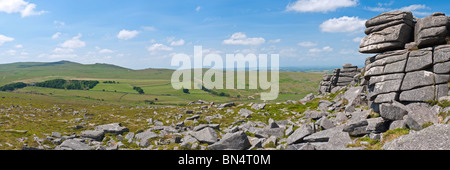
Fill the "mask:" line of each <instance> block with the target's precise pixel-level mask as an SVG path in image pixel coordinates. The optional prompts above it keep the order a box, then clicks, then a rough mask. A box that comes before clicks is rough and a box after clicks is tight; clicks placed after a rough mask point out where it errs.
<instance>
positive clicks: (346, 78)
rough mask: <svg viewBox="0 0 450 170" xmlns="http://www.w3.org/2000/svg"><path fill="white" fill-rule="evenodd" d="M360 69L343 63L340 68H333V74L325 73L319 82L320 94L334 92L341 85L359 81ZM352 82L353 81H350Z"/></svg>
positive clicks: (341, 86) (340, 87)
mask: <svg viewBox="0 0 450 170" xmlns="http://www.w3.org/2000/svg"><path fill="white" fill-rule="evenodd" d="M360 77H361V69H360V68H358V66H354V65H352V64H349V63H347V64H344V66H343V67H342V69H335V70H334V72H333V75H325V76H324V77H323V81H322V82H320V86H319V92H320V93H321V94H327V93H336V92H337V91H339V90H340V89H342V88H343V87H345V86H347V85H349V84H352V85H355V84H356V83H357V82H359V78H360ZM352 82H353V83H352Z"/></svg>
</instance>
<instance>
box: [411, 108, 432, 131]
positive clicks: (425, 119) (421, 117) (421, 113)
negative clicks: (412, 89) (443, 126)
mask: <svg viewBox="0 0 450 170" xmlns="http://www.w3.org/2000/svg"><path fill="white" fill-rule="evenodd" d="M407 107H408V109H409V110H410V111H409V112H408V116H407V118H406V125H407V126H408V127H409V128H410V129H416V130H420V129H422V128H423V125H424V124H426V123H427V124H428V123H433V124H437V123H438V122H439V118H438V117H437V115H436V114H434V113H433V112H432V111H431V109H430V108H428V107H427V106H425V105H422V104H418V103H413V104H409V105H408V106H407Z"/></svg>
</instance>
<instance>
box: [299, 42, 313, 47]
mask: <svg viewBox="0 0 450 170" xmlns="http://www.w3.org/2000/svg"><path fill="white" fill-rule="evenodd" d="M297 45H299V46H302V47H314V46H317V44H316V43H313V42H309V41H307V42H300V43H298V44H297Z"/></svg>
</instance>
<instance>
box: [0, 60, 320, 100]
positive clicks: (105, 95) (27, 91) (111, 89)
mask: <svg viewBox="0 0 450 170" xmlns="http://www.w3.org/2000/svg"><path fill="white" fill-rule="evenodd" d="M205 71H206V70H203V72H205ZM172 73H173V70H168V69H145V70H131V69H127V68H122V67H119V66H114V65H108V64H92V65H83V64H78V63H73V62H69V61H60V62H54V63H13V64H3V65H0V86H2V85H5V84H9V83H13V82H24V83H29V84H32V83H35V82H42V81H46V80H52V79H57V78H61V79H66V80H98V81H100V83H99V84H98V85H97V86H95V87H94V88H93V89H90V90H62V89H50V88H41V87H34V86H29V87H26V88H23V89H19V90H16V91H14V92H10V93H11V94H14V95H28V96H35V97H36V98H39V97H43V96H45V100H50V99H51V100H56V101H57V100H62V101H64V100H67V101H75V102H80V101H87V102H100V103H106V104H118V105H148V101H154V102H155V104H157V105H186V104H188V103H189V102H190V101H196V100H205V101H209V102H215V103H224V102H262V101H261V100H259V98H260V97H259V94H260V93H262V92H267V91H268V90H266V91H264V90H261V89H253V90H251V89H248V86H249V82H248V74H249V72H248V71H247V72H245V74H246V75H247V76H246V79H245V81H246V82H245V83H246V87H247V89H243V90H238V89H212V90H214V91H216V92H218V93H221V92H223V93H225V94H228V95H229V96H227V97H225V96H218V95H213V94H211V93H208V92H206V91H203V90H198V89H192V90H190V93H189V94H186V93H183V91H182V90H175V89H174V88H173V87H172V85H171V80H170V78H171V76H172ZM237 74H244V73H242V72H240V73H236V75H235V84H236V83H237V80H238V78H237ZM322 76H323V74H322V73H300V72H280V94H279V97H278V99H277V100H274V101H268V102H283V101H286V100H299V99H301V98H303V97H304V96H305V95H307V94H309V93H315V92H316V91H317V87H318V84H319V82H320V81H321V79H322ZM269 79H270V74H269ZM225 80H226V79H225ZM103 81H115V82H119V83H116V84H106V83H103ZM195 83H198V82H193V85H195ZM223 83H224V85H225V83H226V81H224V82H223ZM135 86H137V87H141V88H142V89H143V90H144V92H145V94H138V92H137V91H135V90H133V87H135ZM224 87H225V86H224ZM146 102H147V103H146ZM69 103H70V102H69Z"/></svg>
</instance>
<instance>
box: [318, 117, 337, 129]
mask: <svg viewBox="0 0 450 170" xmlns="http://www.w3.org/2000/svg"><path fill="white" fill-rule="evenodd" d="M318 122H320V123H319V126H320V127H322V128H323V129H325V130H326V129H331V128H334V127H335V125H334V124H333V122H332V121H331V120H330V119H328V118H327V117H326V116H324V117H322V118H321V119H320V120H319V121H318Z"/></svg>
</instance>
